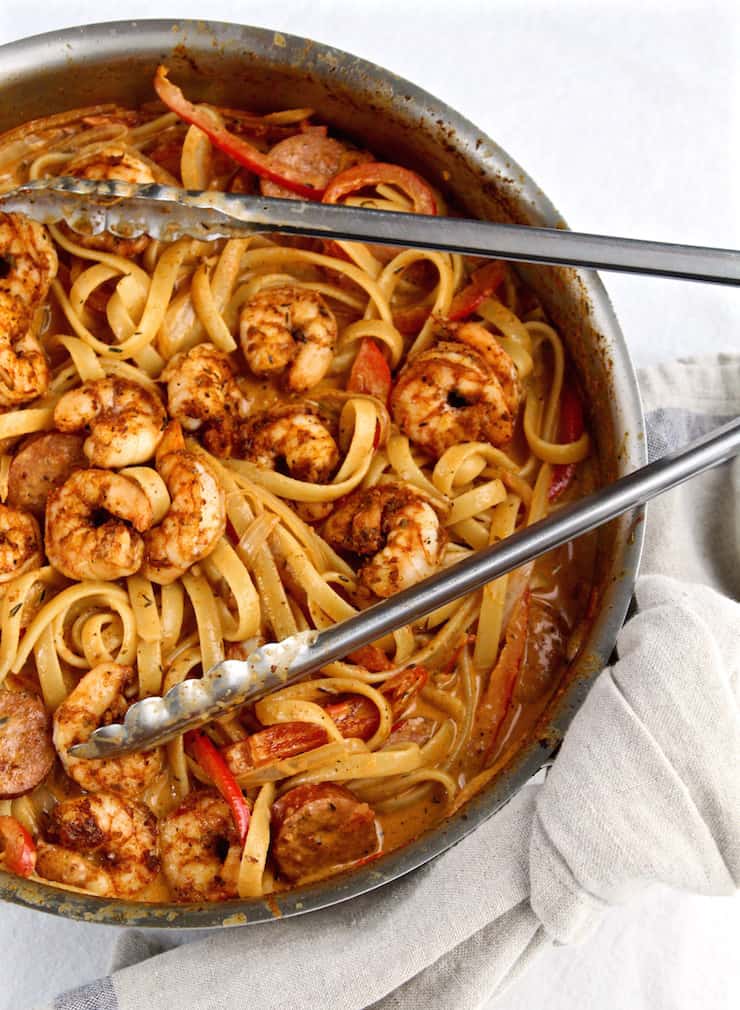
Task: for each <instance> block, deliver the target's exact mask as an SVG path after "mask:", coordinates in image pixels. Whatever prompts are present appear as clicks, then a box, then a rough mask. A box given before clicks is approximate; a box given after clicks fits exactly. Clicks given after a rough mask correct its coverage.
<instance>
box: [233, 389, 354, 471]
mask: <svg viewBox="0 0 740 1010" xmlns="http://www.w3.org/2000/svg"><path fill="white" fill-rule="evenodd" d="M239 435H240V455H241V456H243V458H244V459H249V460H251V461H252V462H253V463H256V464H257V465H258V466H261V467H264V468H265V469H269V470H276V469H279V468H280V467H281V466H283V465H284V467H285V469H286V470H287V471H288V473H289V474H290V476H291V477H295V479H296V480H303V481H310V482H311V483H312V484H324V483H325V482H326V481H328V480H329V478H330V477H331V475H332V473H333V472H334V469H335V467H336V465H337V463H338V462H339V450H338V449H337V443H336V442H335V441H334V438H333V436H332V434H331V432H330V431H329V428H328V427H327V424H326V422H325V421H324V419H323V418H322V417H321V416H320V415H319V412H318V410H317V409H316V408H315V407H313V406H312V405H311V404H307V403H300V404H286V405H285V406H279V407H271V408H269V409H268V410H263V411H262V412H261V413H259V414H253V415H252V416H251V417H250V418H249V420H248V421H247V422H246V424H244V425H243V426H242V428H241V431H240V433H239Z"/></svg>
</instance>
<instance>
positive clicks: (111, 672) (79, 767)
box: [52, 663, 164, 798]
mask: <svg viewBox="0 0 740 1010" xmlns="http://www.w3.org/2000/svg"><path fill="white" fill-rule="evenodd" d="M135 689H136V677H135V674H134V671H133V669H132V667H130V666H122V665H121V664H120V663H101V664H100V665H99V666H95V667H93V669H92V670H90V671H89V672H88V673H86V674H85V676H84V677H83V678H82V679H81V680H80V682H79V683H78V684H77V686H76V687H75V688H74V690H73V691H72V692H71V694H69V695H68V696H67V698H65V700H64V701H63V702H62V704H61V705H60V706H59V707H58V708H57V710H56V712H55V713H54V729H53V734H52V738H53V740H54V746H55V748H56V751H57V754H58V755H59V758H60V760H61V762H62V764H63V765H64V770H65V771H66V772H67V774H68V775H69V776H70V777H71V778H73V779H74V780H75V782H77V784H78V785H80V786H82V788H83V789H84V790H85V791H86V792H89V793H100V792H109V791H110V792H114V793H120V794H121V795H122V796H127V797H132V798H133V797H136V796H139V795H140V794H141V792H142V791H143V790H144V789H146V787H147V786H148V785H151V783H152V782H153V781H154V779H155V778H156V777H157V776H158V775H159V774H160V773H161V771H162V769H163V767H164V758H163V751H162V748H161V747H155V748H153V749H152V750H144V751H139V752H138V753H136V754H124V755H123V756H121V757H112V758H100V759H95V760H92V761H85V760H83V759H82V758H76V757H73V756H72V755H71V754H70V753H69V749H70V747H73V746H74V745H75V744H78V743H84V742H85V741H86V740H87V738H88V737H89V736H90V734H91V733H92V731H93V730H94V729H97V728H98V726H102V725H107V724H108V723H112V722H120V721H121V720H122V719H123V717H124V715H125V714H126V711H127V710H128V708H129V705H130V704H131V703H132V702H133V701H134V700H135V698H133V697H132V695H133V693H134V692H135Z"/></svg>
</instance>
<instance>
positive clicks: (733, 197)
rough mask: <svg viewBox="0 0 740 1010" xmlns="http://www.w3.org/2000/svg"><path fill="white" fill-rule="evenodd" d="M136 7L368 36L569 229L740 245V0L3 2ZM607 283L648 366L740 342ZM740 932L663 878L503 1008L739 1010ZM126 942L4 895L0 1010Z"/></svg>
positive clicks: (667, 288)
mask: <svg viewBox="0 0 740 1010" xmlns="http://www.w3.org/2000/svg"><path fill="white" fill-rule="evenodd" d="M124 13H125V14H126V15H127V16H128V17H140V18H145V17H153V16H156V17H192V18H204V17H208V18H211V19H221V20H225V21H242V22H247V23H251V24H255V25H261V26H265V27H272V28H275V29H278V30H281V31H286V32H293V33H294V34H298V35H307V36H309V37H313V38H315V39H318V40H321V41H324V42H327V43H330V44H332V45H334V46H337V47H339V48H341V49H346V50H348V51H350V52H354V53H356V54H358V55H360V56H363V57H365V58H366V59H369V60H373V61H375V62H377V63H379V64H381V65H384V66H386V67H388V68H389V69H391V70H394V71H395V72H397V73H399V74H401V75H402V76H404V77H407V78H409V79H410V80H413V81H415V82H416V83H418V84H419V85H421V86H422V87H424V88H426V89H427V90H429V91H431V92H432V94H435V95H438V96H439V97H440V98H442V99H444V100H445V101H446V102H448V103H449V104H450V105H452V106H453V107H455V108H457V109H459V110H460V111H461V112H463V113H464V114H465V115H467V116H468V117H469V118H470V119H471V120H472V121H473V122H475V123H476V124H477V125H478V126H480V127H481V128H482V129H483V130H484V131H485V132H487V133H488V134H490V135H491V136H492V137H494V138H495V139H496V140H497V141H498V142H499V143H500V144H501V145H502V146H503V147H504V148H506V149H507V150H508V151H509V153H510V154H512V155H513V156H514V157H515V158H516V159H517V160H518V161H519V162H520V163H521V164H522V165H523V166H525V168H526V169H527V170H528V171H529V172H530V174H531V175H532V176H533V177H534V179H535V180H536V181H537V182H538V183H539V184H540V185H541V186H542V187H543V189H544V190H545V192H546V193H547V194H548V195H549V196H550V198H551V199H552V200H553V202H554V203H555V204H556V206H557V207H558V209H559V210H560V211H561V212H562V214H563V215H564V217H565V219H566V220H567V221H568V223H569V224H570V226H571V227H573V228H576V229H579V230H582V231H593V232H603V233H606V234H609V233H611V234H618V235H620V234H621V235H626V236H632V237H636V238H653V239H663V240H667V241H677V242H678V241H680V242H688V243H696V244H706V245H713V246H735V247H738V246H740V181H739V180H740V63H739V62H738V55H740V7H739V6H738V5H737V4H736V3H733V2H732V0H721V2H720V0H704V2H703V3H702V2H699V0H695V2H694V3H686V2H682V0H672V2H671V0H664V2H658V0H641V2H635V0H624V2H615V0H609V2H607V0H601V2H599V0H591V2H588V0H560V2H559V3H552V4H548V3H546V2H542V0H539V2H538V0H499V2H494V0H489V2H485V0H478V2H475V0H445V2H442V0H422V2H413V3H412V2H407V0H375V2H374V3H373V4H363V5H357V6H356V7H355V5H354V4H353V3H352V2H351V0H303V2H301V0H282V3H280V4H274V5H269V6H268V5H266V4H261V5H257V4H249V3H245V2H243V0H242V2H236V0H209V2H208V3H197V2H193V0H179V2H177V0H174V2H173V0H158V2H157V3H156V4H153V3H151V0H127V2H126V3H125V4H120V3H116V2H114V0H97V3H95V4H93V3H91V2H89V0H45V2H44V3H43V4H40V5H39V4H33V3H29V0H0V43H5V42H10V41H12V40H14V39H17V38H21V37H23V36H26V35H32V34H35V33H38V32H43V31H48V30H51V29H54V28H61V27H65V26H68V25H75V24H83V23H85V22H91V21H102V20H114V19H115V18H117V17H120V16H122V15H123V14H124ZM0 100H2V97H1V96H0ZM605 280H606V283H607V287H608V290H609V292H610V295H611V297H612V300H613V302H614V305H615V308H616V311H617V315H618V317H619V318H620V320H621V323H622V327H623V330H624V333H625V336H626V338H627V341H628V343H629V346H630V349H631V351H632V354H633V356H634V359H635V361H636V362H637V364H638V365H644V364H651V363H654V362H657V361H662V360H666V359H669V358H672V357H679V356H688V355H696V354H705V353H710V352H713V351H736V352H737V351H740V292H738V291H737V290H733V289H730V288H721V287H715V286H705V285H697V284H690V283H678V282H675V281H668V280H659V279H649V280H648V279H644V278H635V277H628V276H624V275H615V274H612V275H607V276H606V277H605ZM738 935H740V901H738V900H732V899H705V898H694V897H687V896H683V895H678V894H674V893H670V892H667V891H665V892H663V891H654V892H652V893H651V894H647V895H644V896H643V897H642V898H641V899H640V900H639V901H638V902H636V903H634V904H633V905H631V906H628V907H626V908H621V909H618V910H615V911H614V912H613V913H612V914H611V915H610V917H609V918H608V919H607V920H606V921H605V923H604V924H603V926H602V927H601V929H600V930H599V931H598V933H597V934H596V935H595V936H594V937H593V938H592V939H591V940H590V941H589V942H587V943H586V944H585V945H584V946H582V947H580V948H577V949H572V948H561V949H557V950H553V951H551V952H550V953H549V954H547V955H546V956H545V957H543V959H542V960H541V961H540V963H539V965H538V966H537V967H536V968H535V969H534V970H533V971H532V972H530V974H529V975H527V976H526V977H525V978H524V979H522V980H520V981H519V982H518V983H517V984H516V985H515V986H514V987H513V988H512V989H511V990H510V991H509V992H508V993H507V994H506V995H505V996H504V997H502V998H501V999H500V1000H499V1001H497V1002H496V1003H495V1006H496V1008H498V1010H520V1008H521V1010H523V1008H525V1007H527V1008H529V1007H537V1006H542V1005H543V1004H544V1002H545V1000H546V1001H547V1005H548V1007H549V1008H550V1010H560V1008H561V1007H562V1008H563V1010H565V1008H566V1007H567V1008H568V1010H572V1008H573V1007H578V1008H581V1007H599V1008H600V1010H617V1008H630V1010H642V1008H645V1010H647V1008H649V1010H669V1008H670V1010H675V1008H680V1010H683V1008H686V1010H688V1008H692V1010H693V1008H695V1007H697V1006H702V1007H705V1008H708V1010H725V1008H726V1010H729V1008H730V1007H733V1008H734V1007H737V1006H739V1005H740V973H739V972H738V967H737V940H736V937H737V936H738ZM113 941H114V930H113V928H111V927H102V926H90V925H82V924H78V923H73V922H66V921H62V920H58V919H55V918H53V917H50V916H47V915H42V914H38V913H33V912H30V911H27V910H24V909H20V908H14V907H11V906H3V907H2V908H0V950H1V951H2V957H1V958H0V964H2V967H3V969H4V970H3V972H2V974H3V983H2V985H0V1010H11V1008H12V1010H23V1008H28V1007H32V1006H34V1005H36V1004H38V1003H39V1002H40V1001H41V1000H42V999H44V998H47V999H48V998H49V997H50V996H52V995H53V994H55V993H57V992H59V991H61V990H63V989H65V988H68V987H71V986H73V985H77V984H80V983H82V982H84V981H87V980H89V979H91V978H93V977H95V976H97V975H100V974H104V973H105V970H106V968H107V963H108V956H109V951H110V948H111V945H112V943H113ZM492 1007H493V1005H492ZM214 1010H215V1004H214ZM218 1010H221V1008H220V1007H219V1008H218ZM223 1010H226V1008H223Z"/></svg>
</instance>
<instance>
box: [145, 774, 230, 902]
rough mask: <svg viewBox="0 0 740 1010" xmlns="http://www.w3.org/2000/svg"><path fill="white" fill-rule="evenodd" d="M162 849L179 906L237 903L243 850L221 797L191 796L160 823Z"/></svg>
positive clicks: (208, 794) (207, 793)
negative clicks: (218, 902)
mask: <svg viewBox="0 0 740 1010" xmlns="http://www.w3.org/2000/svg"><path fill="white" fill-rule="evenodd" d="M159 847H160V852H161V854H162V869H163V871H164V875H165V877H166V878H167V883H168V884H169V886H170V890H171V892H172V896H173V898H174V899H175V900H176V901H228V899H229V898H235V897H236V893H237V878H238V875H239V861H240V859H241V845H240V844H239V837H238V835H237V833H236V828H235V827H234V822H233V820H232V818H231V812H230V810H229V807H228V805H227V804H226V802H225V801H224V800H222V799H221V797H220V796H219V795H218V794H217V793H215V792H213V791H212V790H210V789H206V790H199V791H198V792H194V793H190V795H189V796H188V797H187V798H186V799H185V800H184V801H183V802H182V803H181V804H180V806H179V807H177V809H176V810H173V811H172V813H170V814H168V815H167V817H165V818H164V819H163V820H162V821H160V823H159Z"/></svg>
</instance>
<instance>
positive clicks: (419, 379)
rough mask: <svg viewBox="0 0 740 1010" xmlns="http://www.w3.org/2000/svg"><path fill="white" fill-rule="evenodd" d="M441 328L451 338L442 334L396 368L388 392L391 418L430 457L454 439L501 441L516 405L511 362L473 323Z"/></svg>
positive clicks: (511, 426)
mask: <svg viewBox="0 0 740 1010" xmlns="http://www.w3.org/2000/svg"><path fill="white" fill-rule="evenodd" d="M481 331H482V332H481ZM443 333H444V336H451V337H453V338H454V341H453V340H447V339H445V340H442V341H441V342H440V343H438V344H437V345H436V346H435V347H432V348H430V349H429V350H427V351H422V353H421V354H418V355H417V356H416V357H415V358H412V359H411V361H409V362H408V363H407V364H406V365H405V366H404V367H403V369H402V370H401V373H400V375H399V377H398V381H397V382H396V385H395V387H394V389H393V393H392V396H391V411H392V413H393V418H394V420H395V421H396V423H397V424H398V426H399V427H400V429H401V431H402V432H403V433H404V434H405V435H408V437H409V438H410V439H411V440H412V441H413V442H414V443H415V444H416V445H417V446H418V447H419V448H420V449H422V450H423V451H424V452H426V453H428V454H429V455H430V456H432V457H434V458H439V457H440V456H441V455H442V454H443V453H444V452H445V450H446V449H449V448H450V446H452V445H456V444H457V443H458V442H470V441H487V442H490V443H491V444H492V445H506V444H507V443H508V442H509V441H510V440H511V437H512V435H513V432H514V421H515V419H516V413H517V410H518V407H519V397H520V392H519V383H518V379H517V374H516V366H515V365H514V363H513V362H512V360H511V359H510V358H509V356H508V354H506V352H505V351H504V350H503V349H502V348H501V347H500V346H499V345H498V343H497V341H496V340H495V338H494V337H493V336H492V334H490V333H489V332H488V330H486V329H485V327H483V326H481V325H480V324H478V323H465V324H463V325H457V324H454V323H451V324H448V326H447V327H446V328H445V330H444V331H443ZM461 345H462V346H461ZM494 348H495V350H494Z"/></svg>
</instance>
